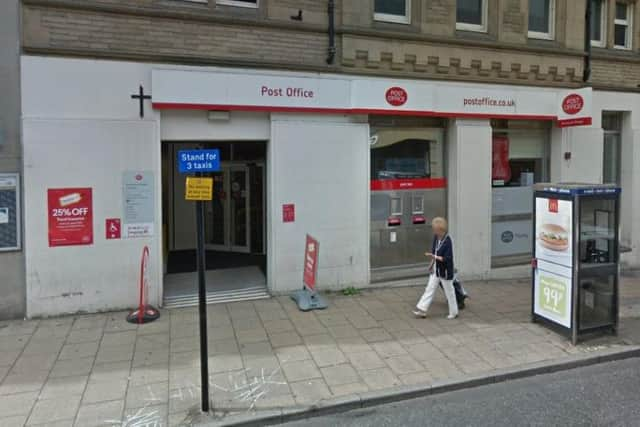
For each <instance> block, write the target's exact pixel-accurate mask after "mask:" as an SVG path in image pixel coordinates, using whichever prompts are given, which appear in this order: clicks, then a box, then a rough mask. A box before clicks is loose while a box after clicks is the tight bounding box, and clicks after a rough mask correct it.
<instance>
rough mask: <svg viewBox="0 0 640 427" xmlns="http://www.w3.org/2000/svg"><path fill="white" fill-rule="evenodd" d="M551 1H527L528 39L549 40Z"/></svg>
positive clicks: (552, 4)
mask: <svg viewBox="0 0 640 427" xmlns="http://www.w3.org/2000/svg"><path fill="white" fill-rule="evenodd" d="M553 12H554V1H553V0H529V37H536V36H537V37H544V38H551V36H552V33H553V28H552V22H553Z"/></svg>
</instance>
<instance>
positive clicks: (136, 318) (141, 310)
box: [127, 246, 160, 325]
mask: <svg viewBox="0 0 640 427" xmlns="http://www.w3.org/2000/svg"><path fill="white" fill-rule="evenodd" d="M148 265H149V247H147V246H145V247H144V249H143V250H142V259H141V261H140V300H139V303H138V308H137V309H135V310H133V311H131V312H130V313H129V315H128V316H127V322H129V323H137V324H139V325H142V324H144V323H149V322H153V321H154V320H156V319H157V318H158V317H160V311H158V309H157V308H155V307H153V306H151V305H149V304H147V298H148V292H149V277H148V274H149V271H148Z"/></svg>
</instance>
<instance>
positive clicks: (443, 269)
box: [431, 235, 453, 280]
mask: <svg viewBox="0 0 640 427" xmlns="http://www.w3.org/2000/svg"><path fill="white" fill-rule="evenodd" d="M436 248H437V249H436ZM431 253H432V254H433V255H434V256H436V255H437V256H441V257H443V258H444V260H442V261H436V266H435V267H436V268H435V273H436V276H438V277H439V278H441V279H445V280H453V242H452V241H451V237H449V236H448V235H447V236H444V239H443V241H442V243H441V244H440V248H438V237H437V236H433V243H432V244H431Z"/></svg>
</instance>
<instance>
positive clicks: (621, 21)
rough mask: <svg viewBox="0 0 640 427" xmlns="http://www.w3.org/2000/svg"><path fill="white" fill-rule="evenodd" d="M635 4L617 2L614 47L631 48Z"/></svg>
mask: <svg viewBox="0 0 640 427" xmlns="http://www.w3.org/2000/svg"><path fill="white" fill-rule="evenodd" d="M632 9H633V6H632V5H630V4H627V3H623V2H619V1H617V2H616V16H615V21H614V33H613V34H614V35H613V47H615V48H616V49H631V36H632V34H633V31H632V13H631V12H632Z"/></svg>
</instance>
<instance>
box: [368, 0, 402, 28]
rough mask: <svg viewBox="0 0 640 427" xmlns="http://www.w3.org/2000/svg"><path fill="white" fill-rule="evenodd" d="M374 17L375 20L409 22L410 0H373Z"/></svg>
mask: <svg viewBox="0 0 640 427" xmlns="http://www.w3.org/2000/svg"><path fill="white" fill-rule="evenodd" d="M373 17H374V19H375V20H376V21H386V22H395V23H398V24H409V23H411V0H375V3H374V16H373Z"/></svg>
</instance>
